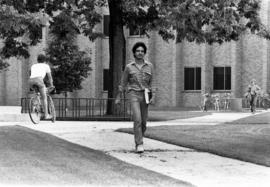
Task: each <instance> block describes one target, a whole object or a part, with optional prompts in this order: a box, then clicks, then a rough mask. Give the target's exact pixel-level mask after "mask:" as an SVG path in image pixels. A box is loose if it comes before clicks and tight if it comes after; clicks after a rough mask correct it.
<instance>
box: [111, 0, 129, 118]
mask: <svg viewBox="0 0 270 187" xmlns="http://www.w3.org/2000/svg"><path fill="white" fill-rule="evenodd" d="M108 3H109V11H110V24H109V50H110V66H109V67H110V68H109V77H110V80H109V88H108V98H115V97H116V95H117V93H118V86H119V83H120V80H121V75H122V71H123V69H124V67H125V60H126V54H125V53H126V41H125V36H124V30H123V21H122V9H121V3H120V2H119V0H109V1H108ZM118 112H119V111H117V108H116V107H114V102H113V101H112V100H109V101H108V105H107V114H116V113H118Z"/></svg>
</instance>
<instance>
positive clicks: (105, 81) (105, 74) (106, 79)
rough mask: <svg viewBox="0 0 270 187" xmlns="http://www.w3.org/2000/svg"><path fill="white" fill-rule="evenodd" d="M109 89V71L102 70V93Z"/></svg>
mask: <svg viewBox="0 0 270 187" xmlns="http://www.w3.org/2000/svg"><path fill="white" fill-rule="evenodd" d="M108 88H109V69H103V91H108Z"/></svg>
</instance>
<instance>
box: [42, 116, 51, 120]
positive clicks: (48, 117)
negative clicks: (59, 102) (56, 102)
mask: <svg viewBox="0 0 270 187" xmlns="http://www.w3.org/2000/svg"><path fill="white" fill-rule="evenodd" d="M44 119H45V120H46V119H52V116H51V115H47V116H45V117H44Z"/></svg>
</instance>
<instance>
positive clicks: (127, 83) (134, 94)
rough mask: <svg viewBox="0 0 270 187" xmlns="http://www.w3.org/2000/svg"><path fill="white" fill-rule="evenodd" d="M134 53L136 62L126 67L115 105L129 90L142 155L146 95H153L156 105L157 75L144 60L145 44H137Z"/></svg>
mask: <svg viewBox="0 0 270 187" xmlns="http://www.w3.org/2000/svg"><path fill="white" fill-rule="evenodd" d="M132 52H133V56H134V59H135V60H134V61H132V62H131V63H129V64H127V65H126V67H125V70H124V72H123V75H122V79H121V84H120V86H119V94H118V96H117V98H116V101H115V103H116V104H119V103H120V98H121V95H122V94H123V92H124V91H125V89H127V92H128V94H129V97H130V101H131V110H132V114H133V120H134V123H133V125H134V126H133V130H134V139H135V149H136V152H137V153H142V152H144V147H143V136H144V133H145V131H146V122H147V118H148V102H146V99H147V98H146V94H147V92H149V91H150V92H151V93H152V96H151V98H150V99H149V103H154V100H155V91H156V88H155V87H154V84H153V82H154V78H155V75H154V68H153V65H152V64H151V63H150V62H148V61H146V60H145V59H144V57H145V54H146V52H147V47H146V45H145V44H144V43H143V42H137V43H136V44H135V45H134V46H133V48H132Z"/></svg>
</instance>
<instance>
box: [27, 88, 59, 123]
mask: <svg viewBox="0 0 270 187" xmlns="http://www.w3.org/2000/svg"><path fill="white" fill-rule="evenodd" d="M31 89H32V90H33V91H34V95H33V96H32V97H31V98H30V100H29V105H28V112H29V116H30V119H31V121H32V122H33V123H34V124H38V123H39V122H40V120H41V119H43V118H44V112H43V105H42V100H41V95H40V92H39V89H38V86H35V85H34V86H33V87H32V88H31ZM53 91H55V87H48V88H47V92H46V95H47V101H48V114H49V115H51V117H52V118H51V121H52V122H55V120H56V112H55V107H54V103H53V99H52V97H51V96H50V93H52V92H53Z"/></svg>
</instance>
